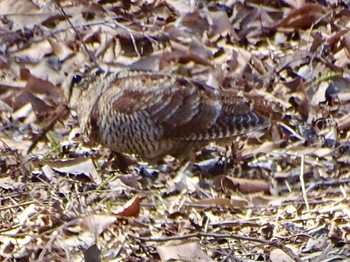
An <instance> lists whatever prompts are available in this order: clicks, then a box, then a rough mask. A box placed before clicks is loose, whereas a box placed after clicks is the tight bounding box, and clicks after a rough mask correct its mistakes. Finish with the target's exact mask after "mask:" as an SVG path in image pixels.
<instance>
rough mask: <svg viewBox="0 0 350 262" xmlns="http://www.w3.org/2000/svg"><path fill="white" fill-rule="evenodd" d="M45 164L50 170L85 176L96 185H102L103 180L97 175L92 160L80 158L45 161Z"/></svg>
mask: <svg viewBox="0 0 350 262" xmlns="http://www.w3.org/2000/svg"><path fill="white" fill-rule="evenodd" d="M43 163H45V164H47V165H48V166H49V167H50V168H52V169H53V170H55V171H57V172H60V173H65V174H71V175H76V176H81V175H83V176H85V177H87V178H88V179H90V180H91V181H92V182H94V183H95V184H96V185H100V184H101V183H102V179H101V177H100V175H99V174H98V173H97V170H96V168H95V165H94V163H93V162H92V160H91V159H88V158H85V157H79V158H75V159H68V160H67V159H66V160H56V161H44V162H43ZM45 170H46V169H45ZM50 177H51V176H50Z"/></svg>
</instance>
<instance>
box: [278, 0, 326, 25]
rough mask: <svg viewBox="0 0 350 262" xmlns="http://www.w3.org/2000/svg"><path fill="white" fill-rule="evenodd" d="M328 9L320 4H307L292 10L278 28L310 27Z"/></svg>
mask: <svg viewBox="0 0 350 262" xmlns="http://www.w3.org/2000/svg"><path fill="white" fill-rule="evenodd" d="M325 12H326V10H325V9H324V7H323V6H322V5H319V4H306V5H304V6H303V7H301V8H299V9H296V10H293V11H291V12H290V13H289V14H288V16H287V17H286V18H284V19H282V20H281V21H280V22H279V23H278V25H277V26H276V27H277V29H278V30H281V31H283V30H286V29H287V30H288V29H292V30H298V29H308V28H310V27H311V26H312V25H313V24H314V23H316V22H318V21H319V19H320V18H321V17H322V16H323V15H324V14H325Z"/></svg>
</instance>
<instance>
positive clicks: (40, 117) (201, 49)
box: [0, 0, 350, 262]
mask: <svg viewBox="0 0 350 262" xmlns="http://www.w3.org/2000/svg"><path fill="white" fill-rule="evenodd" d="M96 64H99V65H104V66H107V67H108V68H110V70H114V69H115V68H120V67H123V68H127V69H130V70H133V69H137V70H149V71H154V72H161V73H164V74H174V75H175V74H177V75H181V76H182V77H185V78H190V79H193V80H195V81H202V82H205V83H206V84H207V85H209V86H212V87H213V88H232V89H235V90H237V92H240V93H241V94H244V95H245V96H246V97H248V98H249V99H250V100H251V101H255V104H256V106H257V107H259V110H260V111H261V112H262V113H263V114H265V115H267V116H268V117H269V118H270V119H271V127H270V128H269V129H267V130H263V131H261V132H259V134H254V135H247V136H242V137H238V138H236V139H234V140H233V141H232V144H229V145H227V146H225V147H222V146H219V145H215V144H212V145H210V146H208V147H206V148H203V149H202V150H201V151H199V152H197V154H196V163H195V165H194V167H193V168H192V169H190V168H188V167H187V164H188V163H186V161H179V160H177V159H173V158H171V157H167V158H166V159H165V162H164V163H165V164H163V165H161V166H151V165H149V164H147V163H144V162H142V161H141V160H140V159H138V157H137V156H130V157H132V158H134V159H135V160H137V161H134V164H132V165H130V166H128V167H125V166H120V165H118V164H117V162H116V161H115V159H114V158H113V157H112V155H111V154H110V152H109V150H108V149H106V148H103V147H101V146H100V145H97V144H93V143H92V142H91V141H89V139H88V138H87V137H86V136H85V135H84V134H82V133H81V131H80V129H79V124H78V118H77V115H76V113H75V112H74V111H73V110H70V109H69V107H68V103H67V89H66V87H67V85H69V82H70V79H71V76H72V73H73V72H76V71H81V70H83V69H84V68H86V67H92V66H94V65H96ZM349 68H350V9H349V3H348V1H331V0H326V1H303V0H300V1H290V0H282V1H254V0H252V1H230V0H228V1H204V0H203V1H194V0H193V1H191V0H187V1H186V0H182V1H176V0H169V1H160V0H155V1H151V0H149V1H147V0H143V1H142V0H135V1H131V0H123V1H117V0H115V1H113V0H110V1H105V0H100V1H97V0H95V1H94V0H79V1H53V0H52V1H44V0H38V1H34V0H32V1H31V0H21V1H17V0H7V1H0V260H1V261H113V260H114V261H169V260H171V261H273V262H274V261H276V262H277V261H346V260H348V257H349V256H350V204H349V203H350V201H349V198H348V193H350V188H349V184H350V175H349V174H350V173H349V172H350V171H349V170H350V168H349V167H350V143H349V138H350V132H349V131H350V75H349ZM67 83H68V84H67ZM140 103H142V101H140ZM122 170H123V171H124V172H122Z"/></svg>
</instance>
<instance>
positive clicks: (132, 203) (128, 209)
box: [112, 195, 141, 217]
mask: <svg viewBox="0 0 350 262" xmlns="http://www.w3.org/2000/svg"><path fill="white" fill-rule="evenodd" d="M140 204H141V198H140V196H139V195H136V196H134V197H133V198H132V199H130V200H129V201H128V202H126V203H125V204H124V205H123V206H122V207H119V208H118V209H114V210H112V213H113V214H115V215H118V216H121V217H137V216H138V215H139V213H140Z"/></svg>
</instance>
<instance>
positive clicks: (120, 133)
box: [77, 71, 269, 160]
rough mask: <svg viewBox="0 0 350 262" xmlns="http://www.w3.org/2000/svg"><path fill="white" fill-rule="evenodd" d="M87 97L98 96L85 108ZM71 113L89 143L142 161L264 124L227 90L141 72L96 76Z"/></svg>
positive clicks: (180, 151) (247, 131)
mask: <svg viewBox="0 0 350 262" xmlns="http://www.w3.org/2000/svg"><path fill="white" fill-rule="evenodd" d="M92 96H98V97H97V99H96V100H95V101H94V103H90V105H89V106H86V105H88V104H89V102H91V100H92ZM84 99H85V100H88V101H86V102H85V101H84ZM77 111H78V116H79V118H80V119H83V122H84V123H82V122H80V124H81V125H82V126H83V129H85V130H86V131H87V133H88V134H89V136H90V137H91V138H92V139H93V140H94V141H96V142H99V143H101V144H102V145H104V146H106V147H108V148H110V149H111V150H112V151H116V152H121V153H135V154H137V155H140V156H141V157H142V158H144V159H146V160H154V159H158V158H161V157H163V156H164V155H167V154H170V155H179V154H180V155H181V154H182V151H184V152H185V151H186V152H187V151H188V149H191V148H194V147H201V146H203V145H205V144H207V143H209V142H211V141H217V140H223V139H228V138H231V137H234V136H237V135H243V134H246V133H249V132H252V131H257V130H260V129H263V128H266V127H267V126H268V125H269V121H268V120H267V118H265V117H263V116H262V115H260V114H259V113H256V112H254V111H253V110H252V108H251V106H250V105H249V103H248V102H247V101H246V100H245V99H244V98H243V97H241V96H238V95H237V93H236V92H234V91H232V90H220V89H214V88H211V87H209V86H207V85H205V84H204V83H198V82H195V81H191V80H188V79H185V78H180V77H176V76H170V75H161V74H154V73H147V72H132V71H128V72H123V73H119V74H117V73H107V74H105V73H102V74H99V75H97V76H96V78H94V79H93V81H91V84H90V86H89V87H88V88H86V89H84V91H83V93H82V95H81V96H80V104H78V105H77Z"/></svg>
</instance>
